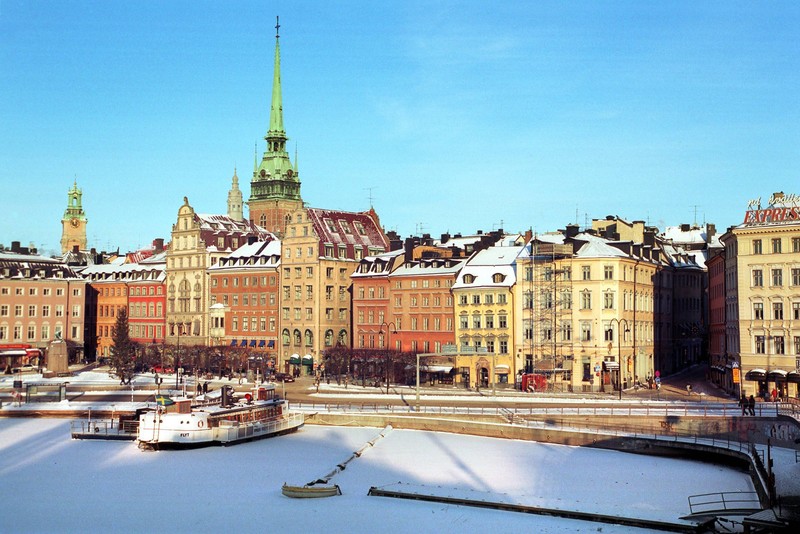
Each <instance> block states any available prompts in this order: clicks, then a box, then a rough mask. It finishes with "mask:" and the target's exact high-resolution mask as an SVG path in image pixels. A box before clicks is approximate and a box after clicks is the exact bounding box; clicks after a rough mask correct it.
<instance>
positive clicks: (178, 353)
mask: <svg viewBox="0 0 800 534" xmlns="http://www.w3.org/2000/svg"><path fill="white" fill-rule="evenodd" d="M181 330H183V324H182V323H178V344H177V348H176V349H175V389H176V390H177V389H178V368H179V367H180V365H181Z"/></svg>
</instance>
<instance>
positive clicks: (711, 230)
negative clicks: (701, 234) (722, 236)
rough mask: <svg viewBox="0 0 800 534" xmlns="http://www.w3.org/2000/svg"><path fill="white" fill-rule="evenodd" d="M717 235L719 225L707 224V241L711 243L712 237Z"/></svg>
mask: <svg viewBox="0 0 800 534" xmlns="http://www.w3.org/2000/svg"><path fill="white" fill-rule="evenodd" d="M715 235H717V227H716V225H714V224H712V223H708V224H706V243H711V239H712V238H713V237H714V236H715Z"/></svg>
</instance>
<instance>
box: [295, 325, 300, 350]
mask: <svg viewBox="0 0 800 534" xmlns="http://www.w3.org/2000/svg"><path fill="white" fill-rule="evenodd" d="M294 345H295V346H296V347H299V346H300V330H297V329H295V331H294Z"/></svg>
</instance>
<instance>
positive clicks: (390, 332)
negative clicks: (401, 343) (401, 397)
mask: <svg viewBox="0 0 800 534" xmlns="http://www.w3.org/2000/svg"><path fill="white" fill-rule="evenodd" d="M384 326H385V327H386V348H387V349H391V343H389V339H390V337H389V334H396V333H397V327H396V326H395V324H394V322H389V323H387V322H386V321H384V322H382V323H381V330H380V334H381V335H383V327H384ZM390 326H391V327H392V329H391V330H389V327H390ZM386 394H387V395H388V394H389V350H387V351H386Z"/></svg>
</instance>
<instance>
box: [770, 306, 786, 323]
mask: <svg viewBox="0 0 800 534" xmlns="http://www.w3.org/2000/svg"><path fill="white" fill-rule="evenodd" d="M772 318H773V319H777V320H779V321H780V320H782V319H783V302H773V303H772Z"/></svg>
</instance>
